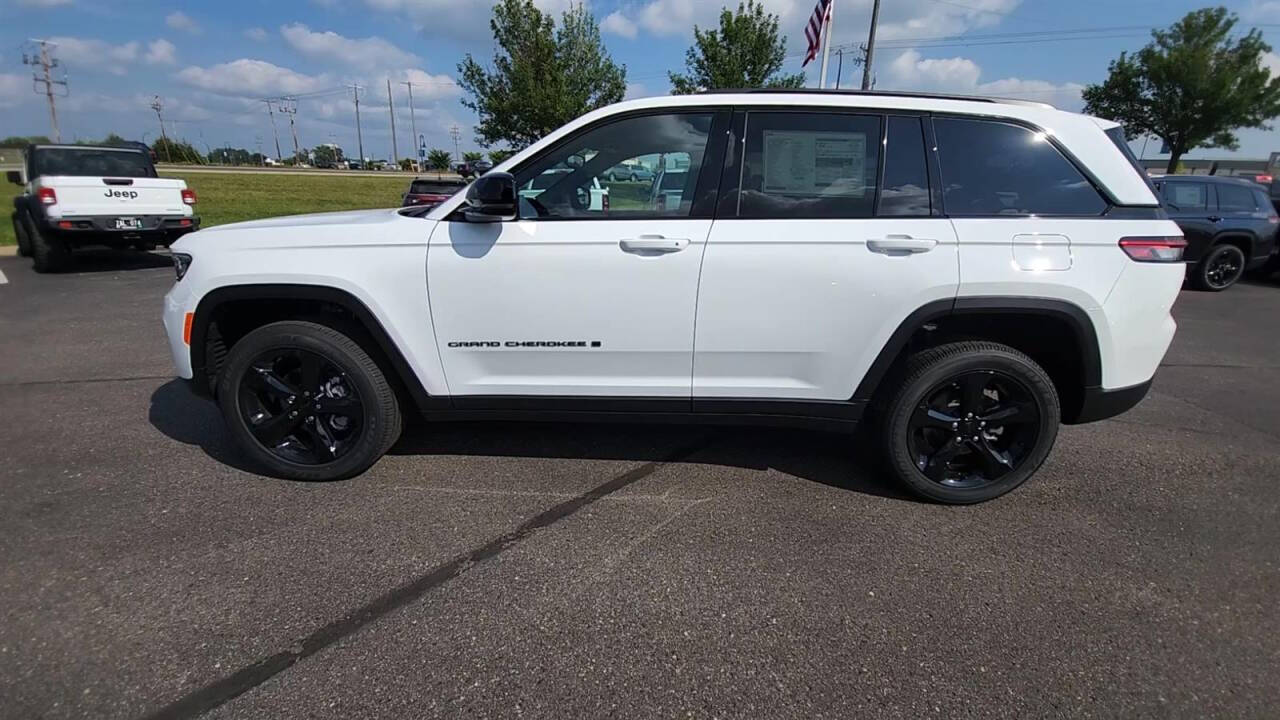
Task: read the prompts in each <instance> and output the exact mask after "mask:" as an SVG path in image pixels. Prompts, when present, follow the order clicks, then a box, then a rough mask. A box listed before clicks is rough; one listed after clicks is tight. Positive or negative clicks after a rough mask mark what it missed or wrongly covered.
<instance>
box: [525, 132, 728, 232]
mask: <svg viewBox="0 0 1280 720" xmlns="http://www.w3.org/2000/svg"><path fill="white" fill-rule="evenodd" d="M711 119H712V115H711V114H710V113H672V114H666V115H645V116H641V117H632V118H626V119H623V120H617V121H614V122H610V123H608V124H606V125H599V126H596V127H594V128H592V129H590V130H588V131H586V132H584V133H582V134H580V135H578V136H576V137H574V138H572V139H570V140H569V141H568V142H566V143H564V144H562V145H560V146H559V147H558V148H556V149H554V150H551V151H550V152H547V153H546V154H544V155H542V156H541V157H539V158H537V159H535V160H534V161H533V162H531V163H530V164H528V165H526V166H525V167H523V168H521V169H520V170H519V171H518V172H517V173H516V191H517V193H518V194H519V196H520V217H521V218H524V219H571V218H572V219H600V218H605V217H610V218H622V219H625V218H644V217H688V216H689V215H690V213H691V212H692V209H693V196H694V190H695V189H696V188H697V183H698V178H699V176H700V175H701V172H700V171H701V168H702V158H703V155H704V154H705V153H706V149H707V137H708V135H709V133H710V132H711ZM624 162H625V163H626V164H628V165H633V164H634V165H643V166H644V167H645V168H647V169H649V170H651V171H653V172H655V173H659V172H662V173H667V174H671V175H678V176H679V177H678V180H679V181H680V184H679V185H677V186H675V187H672V188H671V189H667V188H666V184H667V183H666V182H664V183H663V185H664V190H663V192H662V193H661V194H659V195H655V193H654V192H653V191H654V187H653V183H652V180H651V179H647V178H646V179H644V180H642V181H640V182H635V183H630V182H628V183H613V184H612V185H610V183H609V182H608V176H609V171H610V170H611V169H613V168H616V167H617V166H619V165H622V164H623V163H624ZM670 182H672V183H676V182H677V178H675V177H673V178H672V179H671V180H670Z"/></svg>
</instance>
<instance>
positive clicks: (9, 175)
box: [4, 170, 22, 185]
mask: <svg viewBox="0 0 1280 720" xmlns="http://www.w3.org/2000/svg"><path fill="white" fill-rule="evenodd" d="M4 176H5V178H6V179H8V181H9V182H11V183H13V184H14V185H21V184H22V173H20V172H18V171H17V170H10V171H9V172H6V173H5V174H4Z"/></svg>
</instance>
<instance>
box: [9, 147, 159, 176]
mask: <svg viewBox="0 0 1280 720" xmlns="http://www.w3.org/2000/svg"><path fill="white" fill-rule="evenodd" d="M33 164H34V166H35V168H34V169H35V174H36V175H69V176H80V177H133V178H144V177H155V176H156V171H155V168H153V167H152V165H151V159H150V158H148V157H147V156H146V155H144V154H143V153H141V152H138V151H136V150H104V149H102V148H39V149H37V150H36V151H35V159H34V163H33Z"/></svg>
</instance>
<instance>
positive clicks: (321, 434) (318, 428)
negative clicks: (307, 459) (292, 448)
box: [303, 418, 338, 462]
mask: <svg viewBox="0 0 1280 720" xmlns="http://www.w3.org/2000/svg"><path fill="white" fill-rule="evenodd" d="M303 428H304V430H305V432H306V433H307V440H308V442H310V443H311V450H312V452H313V453H315V456H316V459H317V460H319V461H320V462H329V461H330V460H333V459H334V457H336V456H337V449H338V448H337V443H336V442H334V440H333V436H331V435H330V434H329V430H328V429H327V428H326V427H325V426H324V423H323V422H321V421H320V419H319V418H316V419H314V420H312V421H310V422H308V423H305V424H304V425H303Z"/></svg>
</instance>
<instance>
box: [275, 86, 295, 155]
mask: <svg viewBox="0 0 1280 720" xmlns="http://www.w3.org/2000/svg"><path fill="white" fill-rule="evenodd" d="M278 109H279V110H280V112H282V113H284V114H285V115H288V116H289V133H290V134H291V135H293V162H294V163H295V164H296V163H297V162H298V156H299V155H300V154H301V152H300V151H299V150H298V128H297V127H295V126H294V124H293V116H295V115H297V114H298V100H297V98H292V97H286V98H280V107H279V108H278Z"/></svg>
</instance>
